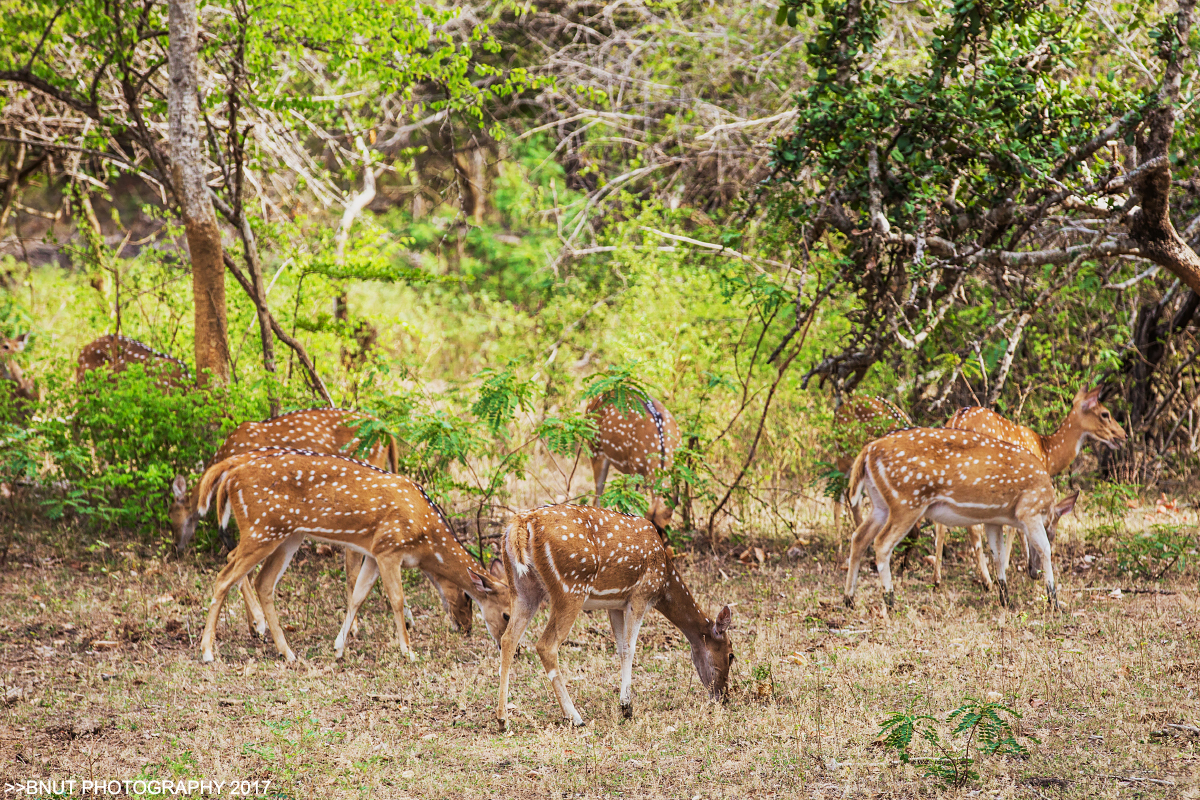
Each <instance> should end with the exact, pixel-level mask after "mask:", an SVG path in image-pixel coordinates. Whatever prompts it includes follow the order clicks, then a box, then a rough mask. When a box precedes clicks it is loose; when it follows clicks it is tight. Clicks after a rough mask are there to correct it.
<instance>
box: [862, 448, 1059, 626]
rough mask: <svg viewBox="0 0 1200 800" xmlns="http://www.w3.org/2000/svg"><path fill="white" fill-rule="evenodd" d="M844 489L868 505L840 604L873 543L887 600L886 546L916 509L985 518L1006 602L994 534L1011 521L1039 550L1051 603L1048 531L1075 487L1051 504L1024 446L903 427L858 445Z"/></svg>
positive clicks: (963, 521) (1037, 463)
mask: <svg viewBox="0 0 1200 800" xmlns="http://www.w3.org/2000/svg"><path fill="white" fill-rule="evenodd" d="M849 491H850V495H851V498H852V502H855V503H857V502H858V500H859V499H860V498H861V495H862V493H863V492H864V491H865V492H866V493H867V494H869V495H870V496H871V504H872V506H873V507H872V509H871V516H870V517H869V518H868V519H866V520H865V521H864V522H863V523H862V524H861V525H859V526H858V529H857V530H856V531H855V532H854V538H853V539H852V540H851V544H850V570H849V572H848V573H847V575H846V596H845V600H846V605H847V606H853V605H854V587H855V585H856V583H857V581H858V568H859V565H860V562H861V561H862V558H863V555H864V554H865V553H866V549H867V545H869V544H872V543H873V544H874V545H875V563H876V565H877V566H878V568H879V577H880V578H881V579H882V581H883V590H884V599H885V600H886V602H887V604H888V606H889V607H891V606H892V604H893V602H894V600H895V595H894V594H893V591H892V573H891V567H890V565H891V558H892V550H893V549H894V548H895V546H896V544H897V543H898V542H899V541H900V540H901V539H903V538H904V536H905V534H907V533H908V531H909V530H910V529H911V528H912V527H913V525H915V524H916V523H917V522H918V521H919V520H920V519H921V518H922V517H926V518H928V519H930V520H933V521H934V522H940V523H942V524H943V525H983V526H984V528H985V530H986V531H987V536H988V543H989V544H990V545H991V548H992V555H993V557H995V558H996V560H997V580H998V583H999V586H1000V601H1001V603H1003V604H1005V605H1007V604H1008V584H1007V582H1006V580H1005V577H1004V566H1005V565H1004V562H1003V561H1001V560H1000V548H1001V536H1002V530H1003V526H1004V525H1008V526H1010V527H1013V528H1017V529H1018V530H1020V531H1021V532H1022V533H1024V535H1025V537H1026V539H1027V540H1028V541H1029V543H1030V545H1031V547H1032V548H1033V549H1034V550H1036V551H1037V552H1038V553H1039V555H1040V556H1041V558H1042V560H1043V562H1044V564H1045V571H1046V597H1047V600H1048V602H1050V603H1051V604H1052V605H1055V604H1056V603H1057V601H1056V598H1055V594H1056V590H1055V585H1054V570H1053V568H1052V566H1051V564H1050V541H1049V537H1052V536H1053V535H1054V527H1055V525H1057V523H1058V520H1059V518H1060V517H1061V516H1062V515H1063V514H1066V513H1068V512H1070V511H1071V509H1072V508H1074V506H1075V500H1076V497H1078V495H1074V496H1072V497H1069V498H1067V499H1066V500H1063V501H1062V502H1060V503H1058V504H1057V505H1055V503H1054V484H1053V483H1051V482H1050V476H1049V475H1048V474H1047V473H1046V470H1045V467H1044V466H1043V465H1042V461H1041V459H1039V458H1037V457H1036V456H1034V455H1033V454H1032V453H1030V452H1029V451H1027V450H1024V449H1022V448H1020V447H1017V446H1016V445H1013V444H1009V443H1008V442H1003V441H1000V440H999V439H993V438H992V437H990V436H984V435H983V434H980V433H975V432H974V431H959V430H947V429H944V428H942V429H938V428H909V429H907V430H903V431H897V432H895V433H891V434H888V435H887V436H885V437H883V438H882V439H876V440H875V441H873V442H871V443H870V444H868V445H867V446H866V447H864V448H863V450H862V452H861V453H859V454H858V458H856V459H855V460H854V465H853V466H852V467H851V469H850V490H849Z"/></svg>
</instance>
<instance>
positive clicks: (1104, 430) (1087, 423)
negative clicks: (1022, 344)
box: [933, 386, 1125, 590]
mask: <svg viewBox="0 0 1200 800" xmlns="http://www.w3.org/2000/svg"><path fill="white" fill-rule="evenodd" d="M1100 395H1101V387H1099V386H1097V387H1095V388H1093V389H1088V388H1082V389H1080V390H1079V391H1078V392H1076V393H1075V399H1074V400H1073V401H1072V402H1071V410H1070V411H1069V412H1068V413H1067V416H1066V418H1065V419H1063V421H1062V424H1060V425H1059V426H1058V429H1057V430H1056V431H1054V433H1051V434H1049V435H1045V434H1041V433H1038V432H1037V431H1035V430H1033V429H1032V428H1027V427H1025V426H1024V425H1018V424H1017V423H1015V422H1012V421H1010V420H1007V419H1005V418H1004V417H1002V416H1000V415H999V414H997V413H996V412H994V411H991V410H989V409H986V408H981V407H979V406H968V407H966V408H960V409H959V410H958V411H956V412H955V413H954V416H952V417H951V418H950V420H949V421H948V422H947V423H946V428H947V429H954V430H966V431H975V432H977V433H982V434H984V435H985V436H991V437H993V438H995V439H1000V440H1001V441H1005V442H1009V443H1010V444H1014V445H1016V446H1017V447H1021V448H1024V449H1025V450H1028V451H1029V452H1030V453H1032V454H1033V456H1034V457H1035V458H1037V459H1038V460H1039V461H1040V462H1041V464H1042V469H1044V470H1045V471H1046V473H1047V474H1049V475H1050V477H1052V478H1053V477H1054V476H1056V475H1058V474H1060V473H1062V472H1063V471H1065V470H1066V469H1067V468H1069V467H1070V466H1071V464H1072V462H1074V461H1075V457H1076V456H1078V455H1079V452H1080V450H1082V449H1083V446H1084V445H1085V444H1086V443H1087V442H1088V441H1089V440H1092V441H1096V442H1100V443H1101V444H1103V445H1106V446H1107V447H1109V448H1110V449H1113V450H1116V449H1117V448H1119V447H1120V446H1121V445H1122V444H1123V443H1124V442H1125V431H1124V430H1123V429H1122V428H1121V426H1120V424H1119V423H1118V422H1117V421H1116V420H1115V419H1114V418H1113V415H1112V413H1111V412H1109V410H1108V409H1107V408H1105V407H1104V405H1103V403H1101V402H1100ZM968 531H969V540H970V545H971V548H972V550H974V551H975V552H977V553H979V554H980V558H979V574H980V577H981V578H982V579H983V583H984V585H985V586H986V587H987V588H988V589H989V590H990V589H991V588H992V580H991V575H990V574H989V573H988V567H987V560H986V559H984V558H983V557H982V553H983V546H982V541H981V535H980V531H979V528H978V527H977V526H971V527H970V528H968ZM1052 532H1053V531H1052ZM935 536H936V540H935V546H934V547H935V553H934V562H933V582H934V583H935V584H941V582H942V550H943V548H944V546H945V542H946V526H945V525H941V524H938V525H936V526H935ZM1023 541H1025V552H1026V555H1027V556H1028V558H1029V575H1030V577H1036V576H1037V572H1038V570H1039V569H1040V568H1041V567H1040V564H1039V563H1038V562H1037V560H1036V554H1035V552H1034V551H1033V550H1031V549H1030V548H1029V542H1028V540H1024V539H1023ZM1050 544H1051V545H1053V544H1054V537H1053V536H1051V537H1050ZM1012 546H1013V537H1011V536H1006V537H1005V538H1004V546H1003V548H1002V551H1001V553H1000V558H1001V559H1003V561H1004V566H1005V568H1006V569H1007V567H1008V562H1009V556H1010V555H1011V553H1012Z"/></svg>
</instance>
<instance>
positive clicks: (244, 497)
mask: <svg viewBox="0 0 1200 800" xmlns="http://www.w3.org/2000/svg"><path fill="white" fill-rule="evenodd" d="M198 491H199V496H200V505H199V510H200V513H201V515H203V514H204V513H205V512H206V511H207V510H208V508H209V506H210V505H215V507H216V509H217V512H218V516H219V518H220V522H221V524H222V525H227V524H228V523H229V519H230V517H235V518H236V519H237V524H238V528H239V529H240V530H241V535H240V537H239V539H238V544H237V547H236V548H235V549H234V551H233V553H232V554H231V556H230V558H229V561H228V562H227V563H226V565H225V568H224V569H222V570H221V573H220V574H219V575H218V576H217V581H216V585H215V587H214V590H213V601H212V605H211V606H210V607H209V611H208V619H207V621H206V622H205V626H204V634H203V636H202V637H201V639H200V647H201V658H202V659H203V660H204V661H206V662H208V661H212V660H213V644H214V638H215V636H216V627H217V620H218V619H219V618H220V614H221V607H222V605H223V604H224V602H225V597H226V595H227V594H228V593H229V589H230V588H232V586H233V585H234V584H235V583H237V582H238V581H240V580H242V579H243V578H244V577H245V576H246V575H247V574H249V572H250V571H251V570H252V569H254V567H255V566H256V565H258V564H259V563H262V569H260V570H259V573H258V576H257V578H256V579H255V582H254V584H255V590H256V592H257V594H258V600H259V603H260V604H261V606H262V610H263V615H264V617H265V618H266V621H267V626H268V628H269V630H270V631H271V637H272V639H274V641H275V646H276V648H278V650H279V652H280V653H281V654H282V655H283V656H284V658H285V659H287V660H288V661H294V660H295V654H294V653H293V652H292V649H291V648H290V647H289V646H288V643H287V639H286V638H285V637H284V635H283V629H282V628H281V627H280V625H279V618H278V616H277V615H276V613H275V585H276V584H277V583H278V581H279V577H280V576H281V575H282V574H283V572H284V570H286V569H287V566H288V564H289V562H290V561H291V559H292V556H293V555H294V554H295V552H296V550H297V549H298V548H299V547H300V544H301V543H302V542H303V541H304V539H305V538H306V537H307V538H313V539H317V540H320V541H325V542H330V543H331V544H338V545H342V546H343V547H346V548H349V549H352V550H355V551H357V552H359V553H361V554H362V555H364V556H371V558H369V559H366V560H365V561H364V563H363V568H362V570H361V571H360V572H359V575H358V580H357V582H356V583H355V586H354V592H353V595H352V597H351V602H350V604H349V607H348V608H347V609H346V620H345V623H344V624H343V625H342V628H341V631H340V632H339V633H338V637H337V640H336V641H335V643H334V650H335V652H336V654H337V655H338V656H339V657H340V656H341V655H342V653H343V652H344V649H345V642H346V635H347V634H348V632H349V629H350V626H351V624H352V623H353V620H354V615H355V613H356V612H357V610H358V607H359V605H360V604H361V603H362V602H363V600H364V599H366V596H367V593H368V592H369V591H370V589H371V586H372V585H373V584H374V582H375V578H376V577H378V576H380V575H382V577H383V585H384V589H385V590H386V592H387V595H388V600H389V601H390V604H391V606H392V613H393V615H394V616H395V619H396V638H397V641H398V642H399V644H400V651H401V653H402V654H403V655H404V656H405V657H407V658H408V659H410V660H415V658H416V654H415V653H414V652H413V650H412V646H411V644H410V642H409V638H408V629H407V627H406V626H405V624H404V616H403V608H404V583H403V580H402V576H401V569H402V568H404V567H409V568H414V569H419V570H421V571H422V572H424V573H425V574H426V575H427V576H428V577H429V579H430V580H431V581H433V583H434V585H435V586H436V587H438V589H439V591H441V592H442V593H443V595H445V594H446V593H448V592H451V591H454V590H459V591H462V592H465V593H466V594H467V595H468V596H470V597H471V599H473V600H474V601H475V602H476V603H478V605H479V607H480V611H481V612H482V614H483V620H484V623H485V624H486V625H487V628H488V631H489V633H490V634H491V635H492V638H493V639H494V640H495V641H496V643H497V644H499V642H500V637H501V636H502V635H503V633H504V629H505V626H506V625H507V623H508V607H509V590H508V586H507V585H506V584H505V583H504V582H503V581H501V580H499V579H498V578H496V577H494V576H492V575H491V574H489V573H488V572H486V571H485V570H483V568H482V567H481V566H480V565H479V564H478V562H476V561H475V560H474V559H472V558H471V556H470V555H469V554H468V553H467V551H466V550H464V549H463V548H462V545H460V544H459V543H458V541H457V540H456V539H455V538H454V534H453V532H452V531H451V529H450V525H449V523H448V522H447V521H446V519H445V517H443V516H442V514H441V512H440V511H439V510H438V508H437V506H435V505H434V504H433V502H432V501H431V500H430V499H429V497H428V496H427V495H426V494H425V492H424V490H423V489H422V488H421V487H420V486H418V485H417V484H416V483H414V482H413V481H411V480H409V479H408V478H406V477H404V476H402V475H395V474H393V473H389V472H384V471H383V470H381V469H378V468H376V467H373V466H371V465H370V464H366V463H364V462H362V461H357V460H355V459H353V458H349V457H347V456H338V455H328V454H321V453H314V452H311V451H304V450H285V449H273V450H257V451H254V452H250V453H243V454H241V455H236V456H232V457H230V458H227V459H225V460H224V461H221V462H220V463H217V464H214V465H213V466H211V467H209V468H208V470H207V471H206V472H205V473H204V476H203V477H202V478H201V479H200V486H199V489H198Z"/></svg>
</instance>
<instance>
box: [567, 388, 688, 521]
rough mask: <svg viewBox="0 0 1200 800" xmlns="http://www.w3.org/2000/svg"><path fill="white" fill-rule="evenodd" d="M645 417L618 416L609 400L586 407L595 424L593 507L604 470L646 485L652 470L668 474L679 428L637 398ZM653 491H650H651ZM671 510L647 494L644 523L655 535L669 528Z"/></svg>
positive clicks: (657, 407)
mask: <svg viewBox="0 0 1200 800" xmlns="http://www.w3.org/2000/svg"><path fill="white" fill-rule="evenodd" d="M641 403H642V405H644V406H645V407H646V413H645V414H642V413H638V412H634V411H633V410H632V409H629V410H628V411H627V412H626V413H621V412H620V411H619V410H618V409H617V407H616V405H615V404H614V403H613V402H612V400H611V399H610V398H607V397H596V398H593V399H592V401H591V402H590V403H588V407H587V413H588V415H589V416H591V417H592V418H593V419H594V420H595V421H596V431H597V432H596V439H595V442H594V444H595V449H596V454H595V455H594V456H592V474H593V475H595V477H596V503H599V502H600V496H601V495H602V494H604V483H605V481H607V480H608V468H609V467H610V466H613V467H616V468H617V469H618V470H619V471H621V472H624V473H625V474H626V475H641V476H643V477H645V478H646V479H647V481H648V482H649V481H650V480H651V479H652V478H653V476H654V471H655V470H656V469H662V470H669V469H671V466H672V465H673V464H674V463H675V451H676V450H677V449H678V448H679V441H680V439H679V425H677V424H676V422H675V417H673V416H672V415H671V412H670V411H668V410H667V407H666V406H664V405H663V404H662V403H660V402H659V401H657V400H654V399H652V398H648V397H646V398H641ZM651 491H653V489H652V490H651ZM673 513H674V510H673V509H672V508H671V507H670V506H668V505H667V504H666V502H665V501H664V500H663V498H661V497H658V496H657V495H654V494H651V496H650V507H649V509H648V510H647V511H646V519H648V520H650V522H652V523H653V524H654V527H655V528H657V529H658V532H659V534H660V535H661V534H662V531H663V529H664V528H666V527H667V526H668V525H670V524H671V516H672V514H673Z"/></svg>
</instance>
